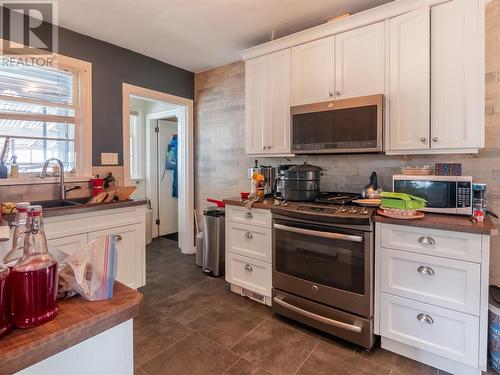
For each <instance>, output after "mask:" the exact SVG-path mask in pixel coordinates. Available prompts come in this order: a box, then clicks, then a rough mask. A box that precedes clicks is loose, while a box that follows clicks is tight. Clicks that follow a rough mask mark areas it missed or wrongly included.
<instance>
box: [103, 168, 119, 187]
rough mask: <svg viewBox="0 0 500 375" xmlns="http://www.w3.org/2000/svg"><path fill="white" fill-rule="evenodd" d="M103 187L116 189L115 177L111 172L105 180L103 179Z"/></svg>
mask: <svg viewBox="0 0 500 375" xmlns="http://www.w3.org/2000/svg"><path fill="white" fill-rule="evenodd" d="M104 187H105V188H106V189H107V188H115V187H116V179H115V176H113V174H112V173H111V172H109V173H108V175H107V176H106V178H105V179H104Z"/></svg>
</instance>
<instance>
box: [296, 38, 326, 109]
mask: <svg viewBox="0 0 500 375" xmlns="http://www.w3.org/2000/svg"><path fill="white" fill-rule="evenodd" d="M334 40H335V38H334V37H333V36H332V37H328V38H323V39H318V40H315V41H313V42H309V43H305V44H301V45H298V46H295V47H293V48H292V105H294V106H296V105H302V104H310V103H318V102H325V101H328V100H331V99H332V98H333V96H334V90H335V89H334V87H335V85H334V65H335V58H334Z"/></svg>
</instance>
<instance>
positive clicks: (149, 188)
mask: <svg viewBox="0 0 500 375" xmlns="http://www.w3.org/2000/svg"><path fill="white" fill-rule="evenodd" d="M182 112H184V111H183V110H182V108H181V109H172V110H168V111H162V112H155V113H151V114H148V115H147V116H146V145H149V146H150V148H149V150H147V153H146V194H147V196H149V197H150V198H149V199H150V200H151V201H153V198H154V200H155V201H156V198H157V196H158V195H157V193H158V180H157V181H156V184H152V183H150V182H152V181H153V177H156V178H159V177H160V176H159V171H158V169H157V168H156V160H155V155H154V154H155V153H154V152H153V148H152V146H153V136H154V130H153V126H152V125H153V124H152V121H157V120H164V119H165V118H168V117H176V118H177V134H178V137H179V139H180V136H181V135H180V130H181V129H182V128H183V127H185V119H184V117H185V116H183V113H182ZM179 146H180V145H179ZM155 151H156V150H155ZM178 162H179V158H178ZM153 164H154V166H153ZM152 169H154V170H155V174H154V175H153V173H152V172H151V171H152ZM179 169H180V166H179ZM179 194H180V192H179ZM177 202H178V203H179V197H178V198H177ZM156 204H157V205H158V204H159V202H156ZM151 206H152V207H151V209H152V210H153V227H155V225H156V224H155V220H156V216H155V214H158V213H157V207H155V205H154V204H152V205H151ZM178 209H179V208H178ZM178 212H179V213H180V210H179V211H178ZM177 225H178V230H179V226H180V225H179V220H178V223H177ZM156 237H158V231H156V235H153V238H156Z"/></svg>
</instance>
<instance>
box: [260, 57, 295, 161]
mask: <svg viewBox="0 0 500 375" xmlns="http://www.w3.org/2000/svg"><path fill="white" fill-rule="evenodd" d="M268 76H269V89H268V90H269V103H270V104H271V107H270V110H269V114H268V116H269V120H268V126H266V129H265V137H264V140H265V144H266V146H267V149H266V151H267V153H272V154H289V153H290V143H291V138H290V49H285V50H283V51H279V52H275V53H273V54H271V55H269V71H268Z"/></svg>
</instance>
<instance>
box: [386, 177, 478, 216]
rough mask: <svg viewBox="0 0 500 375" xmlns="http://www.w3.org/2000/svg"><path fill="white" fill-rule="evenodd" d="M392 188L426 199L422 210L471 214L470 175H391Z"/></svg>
mask: <svg viewBox="0 0 500 375" xmlns="http://www.w3.org/2000/svg"><path fill="white" fill-rule="evenodd" d="M392 189H393V191H396V192H398V193H407V194H411V195H415V196H417V197H421V198H424V199H426V200H427V207H426V208H425V209H423V210H422V211H429V212H436V213H443V214H454V215H472V198H473V194H472V177H471V176H433V175H429V176H410V175H394V176H392Z"/></svg>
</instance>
